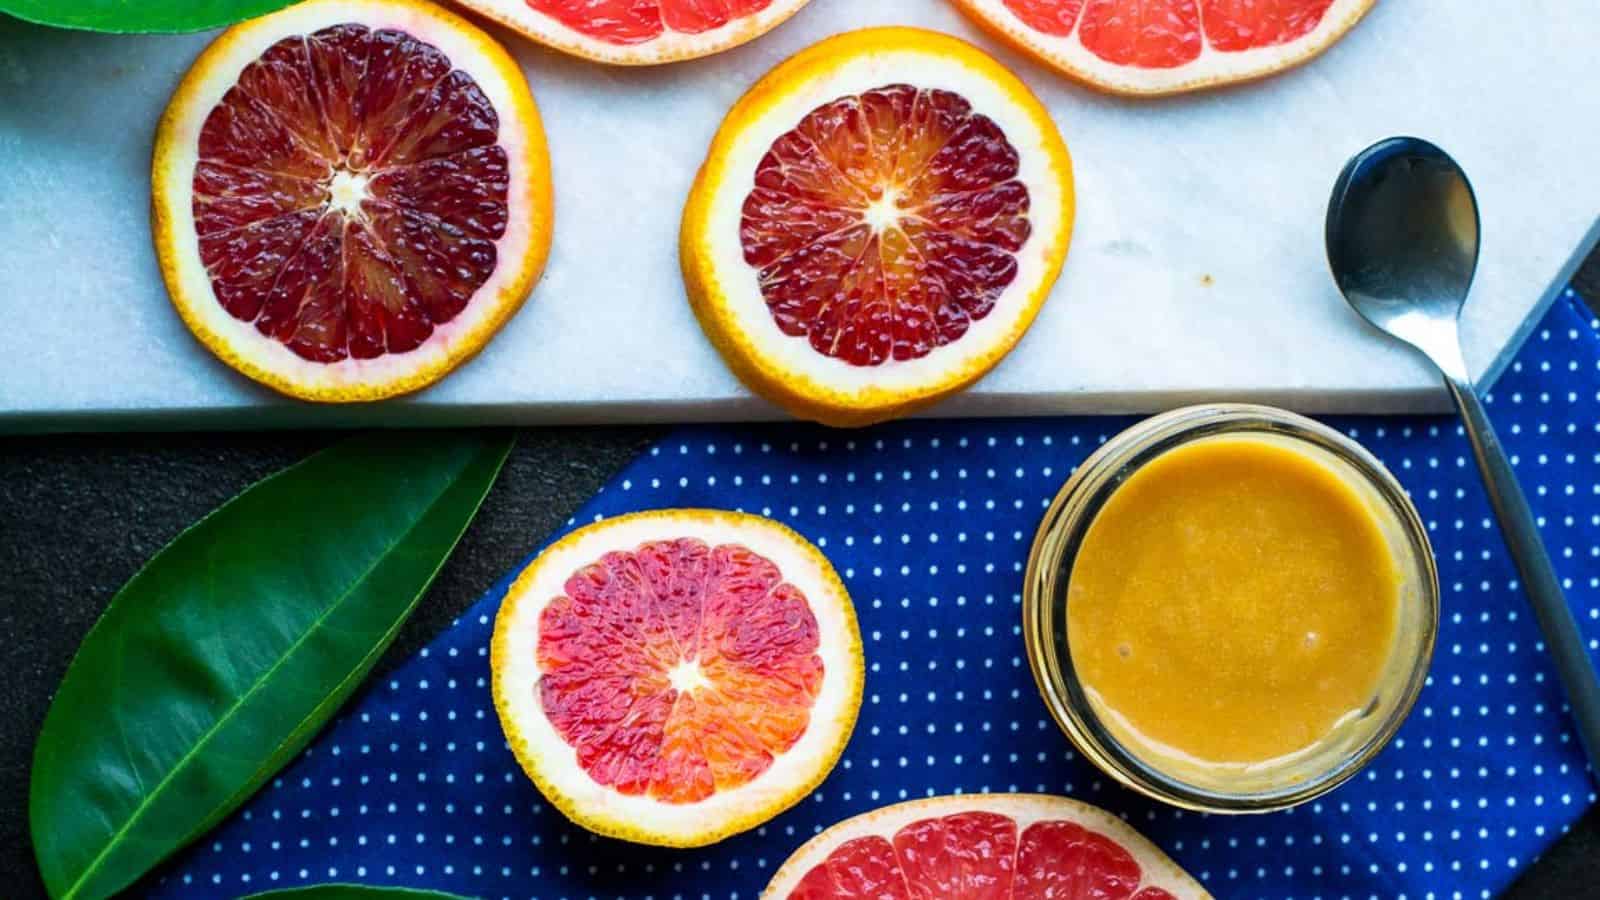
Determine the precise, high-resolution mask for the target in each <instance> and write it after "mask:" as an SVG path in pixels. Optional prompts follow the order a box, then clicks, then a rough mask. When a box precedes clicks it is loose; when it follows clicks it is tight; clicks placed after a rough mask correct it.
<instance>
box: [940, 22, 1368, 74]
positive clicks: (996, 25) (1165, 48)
mask: <svg viewBox="0 0 1600 900" xmlns="http://www.w3.org/2000/svg"><path fill="white" fill-rule="evenodd" d="M1374 2H1376V0H1267V2H1262V0H954V3H955V4H956V5H957V6H959V7H961V9H962V10H963V11H965V12H966V13H967V15H969V16H971V17H972V18H973V19H975V20H976V21H977V22H978V24H980V25H982V26H984V27H985V28H986V29H988V30H989V31H991V32H993V33H994V34H996V35H998V36H999V37H1001V38H1003V39H1004V40H1006V41H1008V42H1010V43H1012V44H1014V45H1016V46H1017V47H1019V48H1021V49H1022V50H1023V51H1024V52H1026V53H1029V54H1031V55H1033V56H1034V57H1036V58H1038V59H1039V60H1040V61H1041V62H1043V63H1045V64H1046V65H1048V66H1051V67H1053V68H1055V69H1057V70H1059V71H1061V72H1063V73H1065V74H1067V75H1070V76H1072V77H1073V78H1076V79H1078V80H1079V81H1082V82H1083V83H1085V84H1087V85H1089V86H1090V87H1093V88H1097V89H1099V90H1103V91H1109V92H1111V93H1116V94H1176V93H1181V92H1183V91H1194V90H1200V89H1201V88H1208V87H1215V86H1217V85H1223V84H1230V83H1233V82H1237V81H1250V80H1252V79H1256V78H1264V77H1266V76H1268V75H1271V74H1273V73H1275V72H1281V71H1283V70H1284V69H1288V68H1292V67H1294V66H1297V65H1300V64H1301V63H1303V62H1306V61H1307V60H1309V59H1311V58H1312V57H1314V56H1316V55H1317V54H1319V53H1321V52H1322V51H1324V50H1326V49H1328V48H1329V47H1330V46H1332V45H1333V42H1334V41H1337V40H1338V39H1339V38H1341V37H1343V36H1344V33H1345V32H1347V31H1349V30H1350V29H1351V27H1352V26H1354V25H1355V24H1356V23H1357V22H1359V21H1360V20H1361V17H1362V16H1364V15H1366V14H1367V10H1369V9H1371V8H1372V4H1373V3H1374Z"/></svg>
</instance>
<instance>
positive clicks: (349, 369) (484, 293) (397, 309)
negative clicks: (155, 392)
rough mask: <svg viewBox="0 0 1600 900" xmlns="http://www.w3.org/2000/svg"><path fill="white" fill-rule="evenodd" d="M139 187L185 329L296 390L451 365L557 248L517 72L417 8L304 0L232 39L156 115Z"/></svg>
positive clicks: (514, 303) (387, 385)
mask: <svg viewBox="0 0 1600 900" xmlns="http://www.w3.org/2000/svg"><path fill="white" fill-rule="evenodd" d="M152 180H153V194H154V199H153V204H152V214H151V222H152V227H153V231H154V234H155V242H156V253H157V256H158V258H159V259H160V263H161V273H162V275H163V276H164V277H165V279H166V283H167V291H168V293H169V294H170V295H171V296H172V302H173V304H174V305H175V306H176V307H177V309H178V313H179V314H180V315H181V316H182V317H183V321H184V323H185V324H186V325H188V326H189V330H190V331H192V332H193V333H194V334H195V336H196V337H197V338H199V339H200V341H201V342H202V343H204V344H205V345H206V346H207V347H208V348H210V349H211V351H212V352H214V353H216V354H217V355H218V356H219V357H221V358H222V359H223V360H224V361H225V362H227V363H228V364H229V365H231V366H233V367H234V368H235V369H238V370H239V371H240V372H243V373H244V374H246V375H248V376H250V377H251V378H254V379H255V380H257V381H259V382H261V383H263V384H266V385H269V386H271V387H273V388H276V389H277V390H279V391H282V392H283V393H286V394H290V395H292V396H296V397H301V398H303V399H308V400H321V401H351V400H372V399H377V398H380V397H387V396H392V395H394V394H400V393H405V392H407V391H413V390H417V389H419V388H422V387H424V386H426V385H428V384H431V383H433V382H434V381H436V380H438V379H439V378H441V377H443V376H444V375H445V373H447V372H449V371H450V370H451V369H453V368H454V367H455V366H457V365H459V364H460V363H461V362H462V361H464V360H466V359H467V358H468V357H470V356H472V355H473V354H474V353H476V352H477V351H478V350H479V349H480V348H482V347H483V345H484V344H485V343H486V342H487V341H488V340H489V338H490V337H492V336H493V335H494V333H495V331H496V330H498V329H499V328H500V326H501V325H502V324H504V323H505V321H506V320H507V319H508V318H510V316H511V315H512V313H514V312H516V310H517V308H518V307H519V306H521V305H522V302H523V300H524V299H525V298H526V297H527V295H528V292H529V291H530V290H532V288H533V283H534V281H535V280H537V278H538V276H539V273H540V271H541V270H542V269H543V267H544V262H545V257H546V255H547V254H548V252H549V248H550V219H551V195H550V160H549V155H548V153H547V152H546V149H545V139H544V128H543V126H542V125H541V124H540V121H539V112H538V109H537V108H536V107H535V106H534V103H533V97H532V96H531V95H530V94H529V93H528V83H527V81H526V80H525V79H524V78H523V76H522V71H521V70H520V69H518V68H517V66H516V64H515V63H514V62H512V60H511V57H510V56H508V55H507V54H506V52H505V50H504V49H503V48H501V47H500V45H498V44H496V43H495V42H494V41H493V40H491V39H490V38H489V37H488V36H487V35H486V34H484V33H483V32H482V31H481V30H479V29H478V28H477V27H475V26H473V25H472V24H470V23H469V22H467V21H466V20H465V19H462V18H461V17H459V16H457V15H455V14H453V13H449V12H446V11H445V10H443V9H440V8H438V7H435V6H432V5H430V4H427V3H424V2H418V0H309V2H305V3H300V4H298V5H296V6H292V7H289V8H288V9H285V10H282V11H280V12H277V13H274V14H272V15H269V16H264V17H262V18H259V19H253V20H251V21H248V22H246V23H244V24H242V25H238V26H235V27H233V28H230V29H228V30H227V31H226V32H224V33H223V34H222V36H221V37H219V38H217V40H216V41H215V42H214V43H212V45H211V46H210V47H209V48H207V49H206V51H205V52H204V53H203V54H201V56H200V58H199V59H198V60H197V61H196V62H195V64H194V66H193V67H192V68H191V69H190V70H189V73H188V75H186V76H185V77H184V79H183V83H182V84H180V85H179V86H178V91H177V93H176V94H175V95H174V96H173V98H172V102H171V104H170V105H169V106H168V107H167V112H166V115H165V116H163V117H162V120H161V125H160V128H159V130H158V131H157V133H156V147H155V162H154V165H153V171H152Z"/></svg>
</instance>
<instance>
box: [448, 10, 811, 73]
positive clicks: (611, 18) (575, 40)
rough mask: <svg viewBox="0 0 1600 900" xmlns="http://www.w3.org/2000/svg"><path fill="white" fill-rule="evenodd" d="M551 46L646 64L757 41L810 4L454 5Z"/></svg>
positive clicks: (594, 57) (603, 58) (598, 59)
mask: <svg viewBox="0 0 1600 900" xmlns="http://www.w3.org/2000/svg"><path fill="white" fill-rule="evenodd" d="M456 2H457V3H460V4H461V5H462V6H465V7H467V8H468V9H471V10H473V11H475V12H477V13H478V14H480V15H483V16H485V17H487V18H490V19H494V20H495V21H497V22H499V23H501V24H503V25H505V26H507V27H509V28H512V29H513V30H516V31H519V32H521V33H523V34H525V35H527V36H528V37H530V38H533V39H534V40H536V41H538V42H539V43H541V44H544V45H546V46H548V47H554V48H555V49H557V50H560V51H563V52H565V53H570V54H572V55H573V56H580V57H583V58H584V59H592V60H594V61H596V62H603V63H612V64H614V65H621V66H648V65H655V64H657V63H668V62H677V61H679V60H684V59H694V58H696V57H700V56H709V55H710V54H712V53H717V52H719V51H722V50H727V49H728V48H730V47H737V46H739V45H740V44H743V43H745V42H746V41H751V40H755V39H756V38H758V37H760V36H761V35H763V34H766V33H767V32H768V31H771V30H772V29H774V28H776V27H778V26H779V25H781V24H783V22H784V20H786V19H788V18H789V17H790V16H792V15H794V14H795V13H797V12H799V11H800V7H802V6H805V5H806V3H807V2H809V0H456Z"/></svg>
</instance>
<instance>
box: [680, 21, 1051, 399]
mask: <svg viewBox="0 0 1600 900" xmlns="http://www.w3.org/2000/svg"><path fill="white" fill-rule="evenodd" d="M894 84H909V85H911V86H913V87H916V88H919V89H937V90H945V91H951V92H953V93H956V94H958V95H960V96H961V97H962V98H964V99H965V100H966V101H967V102H969V103H970V104H971V105H972V108H973V111H974V112H975V113H978V114H981V115H985V116H987V117H989V118H990V119H992V120H994V122H995V123H996V124H998V125H999V127H1000V130H1001V131H1002V132H1003V133H1004V134H1005V136H1006V139H1007V140H1008V141H1009V142H1010V143H1011V145H1012V147H1013V148H1015V149H1016V151H1017V154H1018V157H1019V160H1020V165H1019V171H1018V174H1017V178H1018V180H1020V181H1021V182H1022V184H1023V185H1024V186H1025V187H1026V188H1027V189H1028V200H1029V207H1028V220H1029V223H1030V225H1031V226H1032V233H1031V235H1030V236H1029V238H1028V240H1027V242H1026V243H1024V245H1023V246H1022V249H1021V250H1020V251H1019V252H1018V253H1017V254H1015V256H1016V260H1017V274H1016V277H1015V278H1014V279H1013V280H1012V282H1011V284H1010V285H1008V286H1007V287H1006V289H1005V290H1004V291H1003V292H1002V293H1001V294H1000V296H999V298H998V299H997V300H996V302H995V304H994V308H993V309H991V310H990V311H989V313H988V314H987V315H986V316H984V317H983V318H982V319H980V320H978V321H977V322H974V323H973V324H972V325H971V327H969V328H968V330H967V332H966V333H965V334H964V335H962V336H961V337H960V338H958V339H957V340H955V341H953V342H952V343H949V344H946V345H945V346H943V347H938V348H936V349H934V350H933V351H932V352H930V353H928V354H927V355H925V356H922V357H920V358H917V359H911V360H887V361H885V362H883V363H881V364H879V365H875V366H857V365H852V364H851V363H848V362H845V361H844V360H841V359H836V358H834V357H831V356H827V355H825V354H822V353H819V352H818V351H816V350H815V349H813V348H812V346H811V344H810V342H809V340H808V338H806V337H805V336H790V335H787V334H784V333H783V332H782V331H781V330H780V329H779V328H778V323H777V321H776V320H775V319H774V318H773V316H772V313H771V311H770V310H769V309H768V308H767V304H766V300H765V298H764V297H763V296H762V294H761V287H760V283H759V279H758V273H757V270H756V269H755V268H754V267H753V266H751V265H750V264H748V263H747V262H745V259H744V248H743V245H742V243H741V241H740V238H739V228H740V222H741V219H742V215H743V206H744V200H745V197H746V196H747V195H748V194H749V193H750V190H751V188H752V187H753V186H754V184H755V172H756V167H757V166H758V165H759V164H760V162H761V159H762V157H763V156H765V155H766V153H767V151H768V150H769V149H770V148H771V147H772V144H773V143H774V142H775V141H776V140H777V139H778V138H779V137H781V136H782V135H783V134H785V133H786V132H788V131H791V130H793V129H794V128H795V127H796V126H797V125H798V124H799V123H800V120H801V119H803V118H804V117H805V116H806V115H807V114H809V113H810V112H811V111H812V110H814V109H816V108H817V107H819V106H822V105H824V104H826V103H829V102H832V101H834V100H837V99H839V98H840V97H845V96H850V95H856V94H860V93H863V92H865V91H869V90H872V89H874V88H881V87H885V86H888V85H894ZM724 137H725V143H726V145H727V146H728V147H729V148H730V150H729V151H728V152H729V155H728V162H727V165H726V167H725V168H724V170H723V171H724V177H722V178H721V179H720V180H719V181H717V182H716V183H715V184H713V185H709V186H708V188H709V189H710V190H711V191H713V193H712V195H711V197H710V199H709V202H708V203H707V204H706V207H707V209H708V214H707V222H706V229H705V241H706V250H707V261H708V262H709V264H710V271H709V272H708V273H706V274H707V276H708V278H709V280H711V281H714V282H716V283H717V284H718V285H719V287H720V294H721V295H722V297H724V298H725V302H726V312H727V313H728V318H729V320H730V321H731V323H732V325H733V327H734V328H735V329H736V330H737V331H738V332H740V333H742V336H743V338H744V339H745V340H747V341H748V342H749V344H750V345H751V346H753V347H755V348H757V350H758V351H759V352H760V354H761V356H762V358H763V360H764V362H765V363H766V364H767V365H768V366H770V367H771V368H772V369H774V370H777V371H779V372H781V373H782V374H783V376H784V377H785V378H804V379H810V380H811V381H813V382H816V383H819V384H824V385H827V386H828V387H829V389H830V390H833V391H836V392H838V393H839V394H841V395H844V396H845V397H850V396H851V395H857V396H859V395H860V394H862V393H863V392H866V391H869V390H871V391H893V392H912V393H915V392H917V391H918V390H919V389H927V388H928V387H930V386H931V385H935V384H938V383H941V382H943V381H945V380H947V379H949V378H950V377H951V375H952V373H956V372H962V371H965V370H967V369H968V367H969V366H972V365H974V364H975V363H976V362H977V361H978V360H980V359H982V358H984V357H986V356H989V355H990V354H992V353H993V352H994V349H995V346H996V344H997V343H999V342H1001V341H1003V340H1004V339H1005V338H1006V336H1007V335H1010V334H1011V333H1012V332H1013V331H1014V330H1015V329H1017V328H1018V327H1019V324H1020V323H1021V321H1022V320H1023V319H1024V318H1025V317H1026V316H1027V315H1028V314H1029V312H1030V309H1029V303H1028V300H1029V297H1030V295H1032V294H1033V293H1034V292H1035V291H1037V290H1038V289H1039V285H1040V284H1041V282H1043V281H1044V280H1045V279H1046V278H1048V277H1049V274H1050V269H1051V266H1050V260H1049V259H1048V254H1049V252H1050V250H1051V249H1052V247H1054V246H1055V244H1056V239H1057V237H1058V235H1059V233H1060V231H1061V229H1062V228H1063V226H1064V223H1063V221H1062V218H1063V200H1064V197H1063V185H1062V182H1061V180H1060V178H1059V177H1058V176H1057V175H1056V173H1054V172H1053V171H1052V170H1051V164H1052V159H1051V156H1050V153H1049V151H1048V150H1047V149H1046V148H1047V146H1048V144H1049V143H1050V140H1049V137H1048V136H1047V135H1046V134H1045V133H1043V132H1042V131H1041V130H1040V123H1039V122H1038V121H1037V120H1036V119H1034V118H1033V117H1032V116H1030V115H1029V113H1028V111H1027V110H1025V109H1023V108H1021V107H1019V106H1018V105H1017V103H1016V102H1015V101H1014V100H1013V99H1012V98H1011V97H1010V96H1009V95H1008V94H1007V93H1006V91H1005V89H1004V88H1002V87H1001V86H1000V85H998V84H996V83H995V82H994V80H993V78H992V76H991V75H989V74H988V73H985V72H983V71H980V70H978V69H975V68H972V67H969V66H968V65H967V64H966V63H965V62H964V61H962V60H960V59H957V58H952V57H950V56H948V55H942V54H938V53H930V52H927V51H924V50H919V49H913V48H895V49H884V50H880V51H875V52H871V53H867V54H863V55H860V56H857V57H854V58H851V59H848V60H845V61H843V62H842V63H841V64H840V65H839V66H837V67H836V68H834V69H833V70H831V71H829V72H828V73H826V74H825V75H823V76H821V77H819V78H816V79H813V80H810V81H807V82H805V83H803V84H800V85H798V86H796V88H795V89H794V90H793V91H791V92H790V93H788V94H787V95H785V96H784V97H783V98H782V99H780V100H779V101H778V102H777V103H775V104H774V105H773V106H772V107H771V108H770V109H768V110H767V111H766V112H765V113H764V114H763V115H761V116H760V117H758V118H755V119H753V120H751V121H750V122H748V123H747V124H745V125H744V127H743V128H742V129H741V130H740V131H739V132H737V133H734V134H729V135H726V136H724ZM885 199H888V195H886V197H885ZM890 213H895V214H898V211H897V210H890V209H886V208H882V207H878V208H876V210H875V211H869V215H871V216H874V217H876V219H877V221H879V222H883V221H885V220H887V219H888V218H889V215H890Z"/></svg>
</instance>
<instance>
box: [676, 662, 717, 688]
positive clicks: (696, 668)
mask: <svg viewBox="0 0 1600 900" xmlns="http://www.w3.org/2000/svg"><path fill="white" fill-rule="evenodd" d="M667 680H668V681H670V682H671V683H672V687H673V689H674V690H676V691H677V692H678V693H680V694H692V693H694V692H695V690H696V689H697V688H703V687H706V686H707V685H709V684H711V682H710V681H707V680H706V676H705V673H704V672H701V671H700V664H699V663H697V662H695V661H694V660H692V659H686V660H684V661H683V662H681V663H678V664H677V665H676V666H673V668H672V671H670V672H668V673H667Z"/></svg>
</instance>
